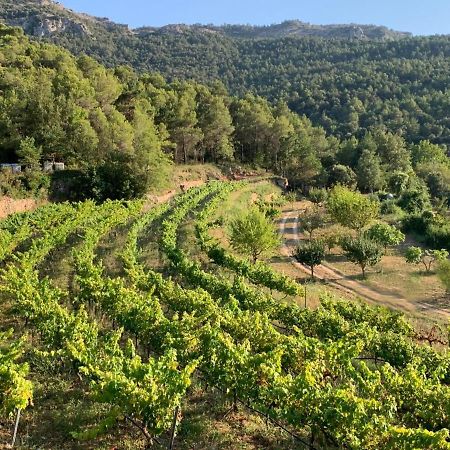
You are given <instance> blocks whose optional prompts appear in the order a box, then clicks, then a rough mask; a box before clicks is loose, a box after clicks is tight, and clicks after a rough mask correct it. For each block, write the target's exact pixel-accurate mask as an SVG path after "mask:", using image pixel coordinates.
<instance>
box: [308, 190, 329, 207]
mask: <svg viewBox="0 0 450 450" xmlns="http://www.w3.org/2000/svg"><path fill="white" fill-rule="evenodd" d="M308 197H309V199H310V200H311V201H312V202H313V203H315V204H316V205H318V204H319V203H324V202H326V201H327V198H328V191H327V190H326V189H321V188H311V189H310V191H309V194H308Z"/></svg>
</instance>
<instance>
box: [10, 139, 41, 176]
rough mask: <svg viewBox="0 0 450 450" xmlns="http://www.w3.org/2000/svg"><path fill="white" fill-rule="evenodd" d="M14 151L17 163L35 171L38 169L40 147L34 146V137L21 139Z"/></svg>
mask: <svg viewBox="0 0 450 450" xmlns="http://www.w3.org/2000/svg"><path fill="white" fill-rule="evenodd" d="M16 153H17V157H18V158H19V163H20V164H22V165H23V166H25V167H26V168H27V170H30V171H36V170H39V169H40V160H41V157H42V147H37V146H36V144H35V141H34V138H32V137H26V138H25V139H22V140H21V141H20V146H19V149H18V150H17V152H16Z"/></svg>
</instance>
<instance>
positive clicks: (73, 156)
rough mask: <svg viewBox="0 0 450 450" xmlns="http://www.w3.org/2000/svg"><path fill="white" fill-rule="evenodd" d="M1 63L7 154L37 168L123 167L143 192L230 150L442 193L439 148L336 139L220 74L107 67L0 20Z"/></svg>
mask: <svg viewBox="0 0 450 450" xmlns="http://www.w3.org/2000/svg"><path fill="white" fill-rule="evenodd" d="M0 61H1V65H2V69H1V70H2V76H1V77H0V89H1V91H2V94H3V95H2V97H1V99H0V124H1V127H0V130H1V131H0V147H1V152H2V154H1V159H2V160H3V161H9V162H17V161H18V160H20V161H22V163H23V164H24V165H27V166H33V164H35V163H33V158H34V160H43V159H54V160H60V161H64V162H65V163H66V164H68V165H69V167H72V168H76V169H81V170H87V171H89V170H92V168H94V169H95V170H97V169H99V168H101V167H103V166H105V165H106V166H108V167H109V166H110V165H112V166H113V167H116V168H117V167H120V166H125V167H127V168H128V169H129V172H130V174H134V175H140V176H139V177H136V176H134V178H138V179H139V184H140V185H139V186H136V187H135V188H133V189H131V191H133V190H137V191H138V192H143V191H144V190H146V189H148V187H150V186H152V185H158V184H160V183H161V182H162V181H163V179H164V174H166V173H167V172H168V171H170V166H171V164H172V163H187V162H205V161H209V162H224V161H231V160H235V161H237V162H239V163H247V164H252V165H258V166H261V167H264V168H270V169H272V170H275V171H276V172H277V173H279V174H280V175H283V176H286V177H287V178H289V181H290V182H291V184H292V185H293V186H298V187H302V188H306V189H308V188H309V187H311V186H319V187H321V186H332V185H335V184H337V183H341V184H345V185H354V186H356V185H357V186H358V187H359V189H361V190H362V191H364V192H374V191H379V190H382V189H388V190H390V191H392V192H400V190H399V189H400V188H399V187H398V184H399V183H400V181H399V180H401V183H403V185H405V186H407V185H411V186H415V187H414V189H416V187H417V186H423V187H424V189H425V188H426V187H428V190H427V191H429V192H430V195H431V197H432V198H435V199H441V200H443V201H447V200H448V196H449V186H450V168H449V159H448V157H447V155H446V148H445V147H443V146H439V145H436V144H433V143H431V142H430V141H428V140H422V141H420V142H419V143H417V144H411V143H408V142H407V141H406V140H405V139H404V137H402V136H401V134H399V133H397V134H393V133H391V132H389V131H386V129H385V127H383V126H377V127H373V128H372V129H371V131H367V132H363V131H359V132H358V133H355V135H352V136H351V137H349V138H348V139H342V140H340V139H338V138H337V137H335V136H333V135H329V134H327V133H326V131H325V130H324V129H323V128H322V127H317V126H313V124H312V122H311V121H310V120H309V119H308V118H306V117H305V116H300V115H298V114H296V113H295V112H293V111H292V110H291V109H289V107H288V105H287V103H285V102H282V101H279V102H277V103H276V104H274V105H273V104H271V103H269V102H268V100H266V99H265V98H263V97H260V96H256V95H254V94H251V93H247V94H245V95H244V96H242V97H232V96H230V95H229V94H228V93H227V91H226V89H225V88H224V86H223V84H222V83H219V82H216V83H214V84H213V85H210V86H209V87H208V86H206V85H202V84H198V83H196V82H194V81H190V82H186V81H177V80H175V81H172V82H167V81H166V80H164V79H163V78H162V77H161V76H160V75H156V74H141V75H139V74H138V73H136V72H134V71H133V70H132V69H130V68H129V67H125V66H118V67H116V68H114V69H107V68H105V67H104V66H102V65H101V64H99V63H98V62H96V61H95V60H93V59H91V58H90V57H87V56H79V57H74V56H72V55H71V54H70V53H69V52H67V51H66V50H63V49H61V48H59V47H56V46H54V45H51V44H45V43H33V42H31V41H30V40H29V39H28V38H27V37H26V36H24V34H23V32H22V31H21V30H20V29H18V28H7V27H3V28H2V29H1V40H0ZM442 117H445V115H444V114H442ZM355 131H356V130H355ZM118 159H119V160H120V161H118ZM113 172H114V170H113ZM119 172H121V174H122V175H123V176H125V175H124V173H126V171H125V172H123V171H121V170H119ZM90 176H91V177H92V173H90ZM32 181H33V180H32ZM401 183H400V184H401ZM121 194H123V192H122V193H121ZM427 195H428V194H427Z"/></svg>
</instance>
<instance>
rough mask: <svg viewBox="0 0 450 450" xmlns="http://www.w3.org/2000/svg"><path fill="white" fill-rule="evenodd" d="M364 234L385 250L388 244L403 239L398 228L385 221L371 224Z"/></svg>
mask: <svg viewBox="0 0 450 450" xmlns="http://www.w3.org/2000/svg"><path fill="white" fill-rule="evenodd" d="M364 236H365V237H366V238H367V239H370V240H372V241H375V242H376V243H378V244H380V245H382V246H383V247H384V251H385V252H386V250H387V247H388V246H391V245H399V244H401V243H402V242H403V241H404V240H405V235H404V234H403V233H402V232H401V231H400V230H399V229H397V228H396V227H393V226H392V225H389V224H387V223H385V222H381V223H376V224H374V225H372V226H371V227H370V228H369V229H368V230H367V231H366V232H365V233H364Z"/></svg>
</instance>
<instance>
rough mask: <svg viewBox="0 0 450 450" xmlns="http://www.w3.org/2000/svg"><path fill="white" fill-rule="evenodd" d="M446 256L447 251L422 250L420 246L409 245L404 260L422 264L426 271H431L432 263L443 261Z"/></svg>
mask: <svg viewBox="0 0 450 450" xmlns="http://www.w3.org/2000/svg"><path fill="white" fill-rule="evenodd" d="M447 258H448V251H447V250H445V249H442V250H428V249H426V250H424V249H422V248H420V247H409V248H408V249H407V250H406V253H405V259H406V262H407V263H409V264H423V266H424V267H425V270H426V272H427V273H429V272H430V271H431V268H432V266H433V264H435V263H436V262H441V261H445V260H446V259H447Z"/></svg>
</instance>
